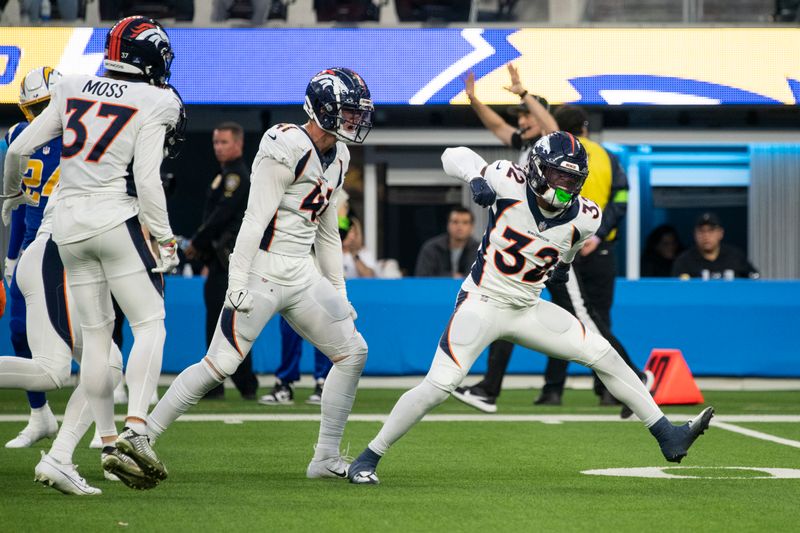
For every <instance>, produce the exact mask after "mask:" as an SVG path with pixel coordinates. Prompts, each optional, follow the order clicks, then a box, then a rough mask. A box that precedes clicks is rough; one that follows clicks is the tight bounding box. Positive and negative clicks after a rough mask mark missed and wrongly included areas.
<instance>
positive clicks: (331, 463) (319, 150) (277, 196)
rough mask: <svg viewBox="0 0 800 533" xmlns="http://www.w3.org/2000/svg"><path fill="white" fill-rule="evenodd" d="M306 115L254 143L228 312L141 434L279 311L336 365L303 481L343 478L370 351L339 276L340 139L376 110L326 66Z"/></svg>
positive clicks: (203, 386) (221, 375) (218, 377)
mask: <svg viewBox="0 0 800 533" xmlns="http://www.w3.org/2000/svg"><path fill="white" fill-rule="evenodd" d="M304 107H305V111H306V113H307V114H308V116H309V120H308V122H306V124H304V125H303V126H297V125H294V124H278V125H276V126H273V127H272V128H270V129H269V130H267V132H266V133H265V134H264V137H263V138H262V140H261V145H260V147H259V151H258V154H257V155H256V157H255V160H254V161H253V172H252V176H251V182H252V184H251V186H250V198H249V201H248V204H247V211H246V212H245V215H244V221H243V222H242V227H241V229H240V230H239V235H238V237H237V239H236V246H235V248H234V251H233V254H232V255H231V261H230V273H229V276H228V291H227V294H226V299H225V307H224V308H223V310H222V313H221V314H220V317H219V321H218V323H217V330H216V333H215V334H214V338H213V339H212V341H211V345H210V347H209V349H208V354H207V355H206V357H205V358H203V360H202V361H200V362H199V363H197V364H195V365H192V366H191V367H189V368H187V369H186V370H184V371H183V372H182V373H181V374H180V375H179V376H178V377H177V378H176V379H175V381H174V382H173V383H172V386H170V388H169V390H167V392H166V393H165V394H164V396H163V398H162V399H161V401H160V402H159V403H158V405H156V407H155V409H153V412H152V413H151V414H150V419H149V425H148V430H149V431H151V432H152V434H153V436H158V435H160V434H161V433H162V432H163V431H164V430H165V429H166V428H167V426H169V425H170V424H171V423H172V422H173V421H174V420H175V419H177V418H178V417H179V416H180V415H181V414H182V413H184V412H186V410H187V409H188V408H189V407H190V406H192V405H195V404H196V403H197V402H198V401H199V400H200V398H202V397H203V396H204V395H205V394H206V392H208V391H209V390H211V389H212V388H214V387H216V386H217V385H218V384H219V383H221V382H222V381H223V380H224V379H225V378H226V377H227V376H230V375H231V374H232V373H233V372H234V371H235V370H236V367H237V366H239V363H241V361H242V358H243V357H244V355H245V354H247V352H249V351H250V347H251V346H252V344H253V342H254V341H255V339H256V337H258V335H259V334H260V333H261V330H262V329H263V328H264V326H265V325H266V323H267V322H268V321H269V319H270V318H272V316H273V315H274V314H275V313H280V314H281V315H282V316H283V317H284V318H285V319H286V320H287V321H288V322H289V324H290V325H291V326H292V328H293V329H294V330H295V331H297V332H298V333H299V334H300V335H302V336H303V337H305V338H306V339H307V340H308V341H309V342H311V343H312V344H313V345H314V346H316V347H317V348H319V350H320V351H321V352H322V353H324V354H325V355H326V356H328V357H329V358H330V359H331V361H332V362H333V369H332V370H331V372H330V374H329V375H328V379H327V380H326V381H325V388H324V389H323V393H322V407H321V412H322V420H321V423H320V431H319V439H318V441H317V445H316V447H315V452H314V457H313V459H312V460H311V462H310V464H309V465H308V468H307V470H306V475H307V476H308V477H309V478H320V477H342V478H344V477H346V475H347V467H348V463H346V462H345V461H344V460H343V459H342V457H341V455H340V452H339V444H340V441H341V438H342V433H343V431H344V426H345V423H346V422H347V418H348V416H349V414H350V410H351V408H352V406H353V401H354V399H355V394H356V386H357V385H358V380H359V378H360V376H361V371H362V369H363V368H364V363H365V361H366V358H367V344H366V342H365V341H364V339H363V337H362V336H361V334H360V333H359V332H358V331H357V330H356V327H355V324H354V323H353V320H354V319H355V318H356V314H355V311H354V310H353V308H352V306H351V305H350V304H349V302H348V299H347V291H346V288H345V282H344V277H343V275H342V245H341V240H340V237H339V229H338V221H337V215H336V197H337V196H336V195H337V193H338V192H339V191H340V190H341V188H342V184H343V182H344V176H345V173H346V172H347V167H348V164H349V162H350V153H349V151H348V149H347V146H346V145H345V144H344V142H341V141H345V142H354V143H361V142H363V141H364V139H365V138H366V136H367V134H368V133H369V131H370V129H371V128H372V112H373V106H372V100H371V99H370V94H369V89H368V88H367V85H366V84H365V83H364V80H363V79H362V78H361V76H359V75H358V74H356V73H355V72H353V71H352V70H349V69H345V68H333V69H329V70H325V71H322V72H320V73H319V74H317V75H316V76H314V77H313V78H312V79H311V81H310V82H309V84H308V88H307V89H306V98H305V106H304ZM312 245H313V246H314V251H315V253H316V257H317V259H318V261H319V269H317V268H316V266H315V264H314V259H313V258H312V255H311V247H312Z"/></svg>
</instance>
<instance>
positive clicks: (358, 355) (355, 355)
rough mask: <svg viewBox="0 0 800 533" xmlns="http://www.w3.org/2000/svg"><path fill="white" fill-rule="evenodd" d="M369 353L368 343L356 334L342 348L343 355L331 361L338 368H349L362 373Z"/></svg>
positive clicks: (334, 357) (332, 358) (333, 357)
mask: <svg viewBox="0 0 800 533" xmlns="http://www.w3.org/2000/svg"><path fill="white" fill-rule="evenodd" d="M367 351H368V348H367V341H365V340H364V337H362V336H361V333H359V332H356V333H355V335H353V337H351V338H350V339H349V340H348V341H347V343H346V345H345V346H344V347H343V348H342V350H341V352H340V353H341V354H342V355H340V356H332V357H331V358H330V359H331V361H332V362H333V364H335V365H336V366H339V367H343V366H347V367H351V368H354V369H356V370H358V371H359V372H360V371H361V370H362V369H363V368H364V365H365V364H366V363H367Z"/></svg>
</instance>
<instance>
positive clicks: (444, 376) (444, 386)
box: [425, 350, 466, 394]
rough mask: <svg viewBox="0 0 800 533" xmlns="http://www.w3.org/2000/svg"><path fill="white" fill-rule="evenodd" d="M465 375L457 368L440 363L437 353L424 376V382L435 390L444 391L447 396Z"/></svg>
mask: <svg viewBox="0 0 800 533" xmlns="http://www.w3.org/2000/svg"><path fill="white" fill-rule="evenodd" d="M439 351H441V350H439ZM445 357H446V356H445ZM465 375H466V374H465V372H464V370H463V369H461V368H458V367H456V366H455V365H449V364H446V363H442V362H440V361H439V352H437V354H436V358H435V359H434V361H433V365H432V366H431V369H430V370H429V371H428V374H427V375H426V376H425V381H427V382H428V383H430V384H431V385H433V386H434V387H436V388H437V389H440V390H442V391H445V392H447V393H448V394H449V393H451V392H453V391H454V390H455V388H456V387H458V386H459V385H460V384H461V382H462V381H463V380H464V377H465Z"/></svg>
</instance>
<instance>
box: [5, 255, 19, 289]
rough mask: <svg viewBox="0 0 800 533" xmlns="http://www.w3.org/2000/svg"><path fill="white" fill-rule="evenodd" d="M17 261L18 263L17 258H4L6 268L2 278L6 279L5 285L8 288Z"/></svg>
mask: <svg viewBox="0 0 800 533" xmlns="http://www.w3.org/2000/svg"><path fill="white" fill-rule="evenodd" d="M17 261H19V257H17V258H16V259H11V258H10V257H6V268H5V271H4V272H3V277H4V278H5V279H6V285H8V286H9V287H11V279H12V278H13V277H14V269H15V268H17Z"/></svg>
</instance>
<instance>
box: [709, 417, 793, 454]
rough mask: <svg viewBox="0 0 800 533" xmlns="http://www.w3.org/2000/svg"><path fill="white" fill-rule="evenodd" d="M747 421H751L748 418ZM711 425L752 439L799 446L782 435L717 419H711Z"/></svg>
mask: <svg viewBox="0 0 800 533" xmlns="http://www.w3.org/2000/svg"><path fill="white" fill-rule="evenodd" d="M748 422H751V421H750V420H748ZM752 422H760V420H752ZM711 425H712V426H714V427H716V428H720V429H724V430H727V431H732V432H733V433H738V434H740V435H746V436H748V437H753V438H754V439H761V440H767V441H770V442H775V443H778V444H783V445H784V446H791V447H792V448H800V441H796V440H791V439H784V438H783V437H776V436H775V435H770V434H769V433H762V432H760V431H755V430H752V429H747V428H743V427H739V426H734V425H733V424H726V423H725V422H721V421H719V420H717V419H714V420H712V421H711Z"/></svg>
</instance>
